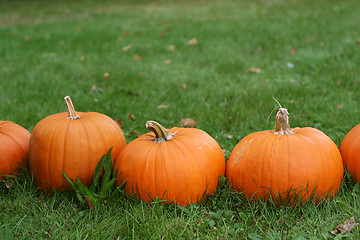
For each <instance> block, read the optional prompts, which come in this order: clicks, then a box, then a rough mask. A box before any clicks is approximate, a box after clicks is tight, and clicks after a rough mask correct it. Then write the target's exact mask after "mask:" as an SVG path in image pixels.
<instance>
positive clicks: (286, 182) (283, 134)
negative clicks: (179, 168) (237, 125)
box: [226, 106, 344, 203]
mask: <svg viewBox="0 0 360 240" xmlns="http://www.w3.org/2000/svg"><path fill="white" fill-rule="evenodd" d="M288 115H289V114H288V111H287V109H286V108H282V107H281V106H280V109H279V111H278V113H277V115H276V125H275V130H265V131H261V132H254V133H251V134H249V135H247V136H246V137H244V138H243V139H242V140H241V141H240V142H239V143H238V144H237V145H236V146H235V148H234V149H233V151H232V152H231V154H230V157H229V160H228V162H227V169H226V176H227V180H228V182H229V183H230V184H231V186H232V188H233V189H235V190H236V191H239V192H244V193H245V195H246V196H247V197H248V198H253V199H269V198H270V197H271V198H272V199H273V200H275V203H279V200H283V201H290V202H291V203H295V199H298V200H300V201H305V200H308V199H309V198H310V197H314V198H315V200H316V201H319V200H321V199H324V198H326V197H330V198H331V197H333V196H334V195H335V194H336V193H337V191H338V189H339V187H340V184H341V181H342V177H343V173H344V169H343V164H342V159H341V155H340V151H339V149H338V148H337V146H336V145H335V143H334V142H333V141H332V140H331V139H330V138H329V137H328V136H326V135H325V134H324V133H323V132H321V131H319V130H317V129H315V128H311V127H304V128H290V126H289V117H288Z"/></svg>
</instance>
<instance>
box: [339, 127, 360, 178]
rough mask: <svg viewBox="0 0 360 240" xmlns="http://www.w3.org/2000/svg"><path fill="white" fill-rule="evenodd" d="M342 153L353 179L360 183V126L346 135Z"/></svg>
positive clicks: (341, 148) (341, 147)
mask: <svg viewBox="0 0 360 240" xmlns="http://www.w3.org/2000/svg"><path fill="white" fill-rule="evenodd" d="M340 151H341V155H342V157H343V162H344V165H345V167H346V169H347V170H348V172H349V173H350V175H351V178H352V179H353V180H354V181H355V180H358V181H360V124H358V125H356V126H355V127H353V128H352V129H351V130H350V131H349V132H348V133H347V134H346V135H345V137H344V139H343V140H342V142H341V145H340Z"/></svg>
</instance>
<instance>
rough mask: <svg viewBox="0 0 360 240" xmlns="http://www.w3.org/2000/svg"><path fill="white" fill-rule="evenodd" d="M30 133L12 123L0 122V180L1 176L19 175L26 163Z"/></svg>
mask: <svg viewBox="0 0 360 240" xmlns="http://www.w3.org/2000/svg"><path fill="white" fill-rule="evenodd" d="M29 139H30V132H29V131H28V130H26V129H25V128H23V127H22V126H20V125H18V124H16V123H13V122H11V121H0V143H1V144H0V180H1V179H2V177H1V175H13V174H17V173H18V172H19V170H20V168H21V167H22V166H23V165H24V164H25V163H26V160H27V156H28V151H29Z"/></svg>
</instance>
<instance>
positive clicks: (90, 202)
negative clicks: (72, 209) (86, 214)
mask: <svg viewBox="0 0 360 240" xmlns="http://www.w3.org/2000/svg"><path fill="white" fill-rule="evenodd" d="M85 199H86V202H87V204H88V205H89V208H90V209H93V208H94V207H95V205H94V203H93V202H92V201H91V199H90V197H89V196H88V195H86V196H85Z"/></svg>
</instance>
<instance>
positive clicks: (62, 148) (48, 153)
mask: <svg viewBox="0 0 360 240" xmlns="http://www.w3.org/2000/svg"><path fill="white" fill-rule="evenodd" d="M65 100H66V103H67V106H68V113H66V112H63V113H57V114H53V115H50V116H47V117H46V118H44V119H42V120H41V121H40V122H38V123H37V124H36V126H35V127H34V129H33V131H32V133H31V139H30V149H29V163H30V171H31V172H32V174H33V176H34V180H35V184H36V185H37V186H38V187H39V188H40V189H41V190H51V191H52V190H55V189H59V190H64V189H68V188H69V186H70V185H69V183H68V182H67V180H66V179H65V177H64V175H63V171H64V172H65V173H66V174H67V176H68V177H69V178H70V179H71V180H73V181H76V179H77V177H79V178H80V180H81V182H82V183H83V184H84V185H89V184H90V183H91V180H92V176H93V172H94V170H95V168H96V165H97V163H98V161H99V159H100V158H101V156H102V155H104V154H106V153H107V152H108V150H109V149H110V148H111V147H113V149H112V157H113V159H115V158H116V157H117V156H118V154H119V153H120V151H121V150H122V149H123V148H124V146H125V145H126V140H125V136H124V134H123V132H122V130H121V129H120V127H119V126H118V124H117V123H116V122H115V121H114V120H112V119H111V118H110V117H108V116H106V115H104V114H101V113H97V112H75V109H74V106H73V104H72V102H71V99H70V97H68V96H67V97H65Z"/></svg>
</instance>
